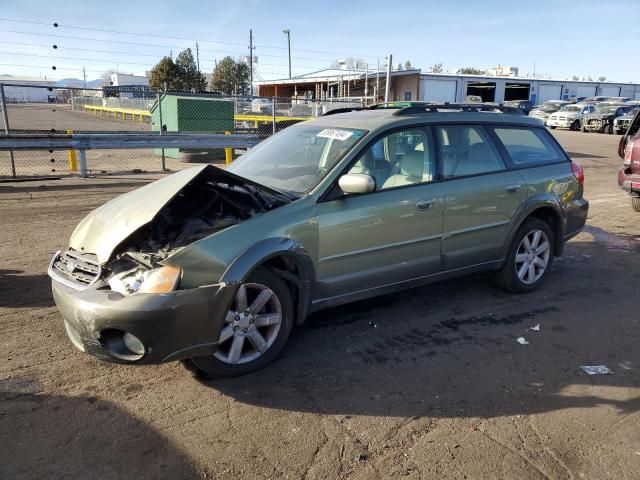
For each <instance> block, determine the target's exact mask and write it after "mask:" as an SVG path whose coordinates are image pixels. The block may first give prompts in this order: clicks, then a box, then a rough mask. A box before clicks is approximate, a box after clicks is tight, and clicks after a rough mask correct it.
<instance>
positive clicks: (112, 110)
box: [83, 105, 313, 128]
mask: <svg viewBox="0 0 640 480" xmlns="http://www.w3.org/2000/svg"><path fill="white" fill-rule="evenodd" d="M83 108H84V109H85V110H86V111H88V112H89V113H93V114H95V115H101V116H103V115H105V114H106V115H107V116H108V117H110V116H111V115H112V114H113V116H114V118H118V117H119V116H120V117H121V118H122V119H123V120H125V119H126V118H127V115H129V116H130V117H131V120H132V121H133V122H135V121H136V118H138V121H139V122H140V123H143V121H144V118H151V113H150V112H149V111H147V110H137V109H133V108H119V107H105V106H102V105H83ZM233 117H234V120H235V121H236V122H253V124H254V126H255V127H256V128H257V127H258V124H260V123H263V124H264V123H272V122H273V120H274V118H273V116H271V115H257V114H255V115H254V114H238V115H234V116H233ZM312 118H313V117H283V116H276V117H275V121H276V123H280V122H304V121H305V120H310V119H312Z"/></svg>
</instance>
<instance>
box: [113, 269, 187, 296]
mask: <svg viewBox="0 0 640 480" xmlns="http://www.w3.org/2000/svg"><path fill="white" fill-rule="evenodd" d="M181 274H182V270H181V269H180V268H179V267H174V266H169V265H167V266H164V267H160V268H154V269H153V270H147V271H144V270H140V269H134V270H129V271H127V272H123V273H119V274H116V275H112V276H111V277H109V279H108V280H107V282H108V283H109V286H110V287H111V290H114V291H116V292H118V293H121V294H122V295H133V294H134V293H170V292H173V291H174V290H175V289H176V288H178V283H179V282H180V275H181Z"/></svg>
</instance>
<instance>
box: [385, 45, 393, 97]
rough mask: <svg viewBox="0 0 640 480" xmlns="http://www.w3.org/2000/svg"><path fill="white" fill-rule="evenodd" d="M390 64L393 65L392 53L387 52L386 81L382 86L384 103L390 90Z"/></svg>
mask: <svg viewBox="0 0 640 480" xmlns="http://www.w3.org/2000/svg"><path fill="white" fill-rule="evenodd" d="M391 65H393V55H391V54H389V60H388V61H387V81H386V85H385V86H384V103H387V102H388V101H389V93H390V92H391Z"/></svg>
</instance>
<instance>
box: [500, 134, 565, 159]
mask: <svg viewBox="0 0 640 480" xmlns="http://www.w3.org/2000/svg"><path fill="white" fill-rule="evenodd" d="M494 132H495V133H496V135H497V137H498V138H499V139H500V141H501V142H502V144H503V145H504V148H505V149H506V150H507V152H508V153H509V157H510V158H511V161H512V162H513V164H514V165H515V166H529V165H542V164H545V163H555V162H562V161H566V157H565V156H564V154H563V152H562V151H561V150H560V148H559V147H558V146H557V145H556V144H555V143H554V142H553V141H552V140H551V139H550V138H549V137H548V135H549V134H548V133H547V131H546V130H543V129H540V128H518V127H496V128H494Z"/></svg>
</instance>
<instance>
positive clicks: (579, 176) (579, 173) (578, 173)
mask: <svg viewBox="0 0 640 480" xmlns="http://www.w3.org/2000/svg"><path fill="white" fill-rule="evenodd" d="M571 171H572V172H573V176H574V177H576V180H577V181H578V183H579V184H580V185H584V169H583V168H582V167H581V166H580V165H579V164H577V163H576V162H571Z"/></svg>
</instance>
